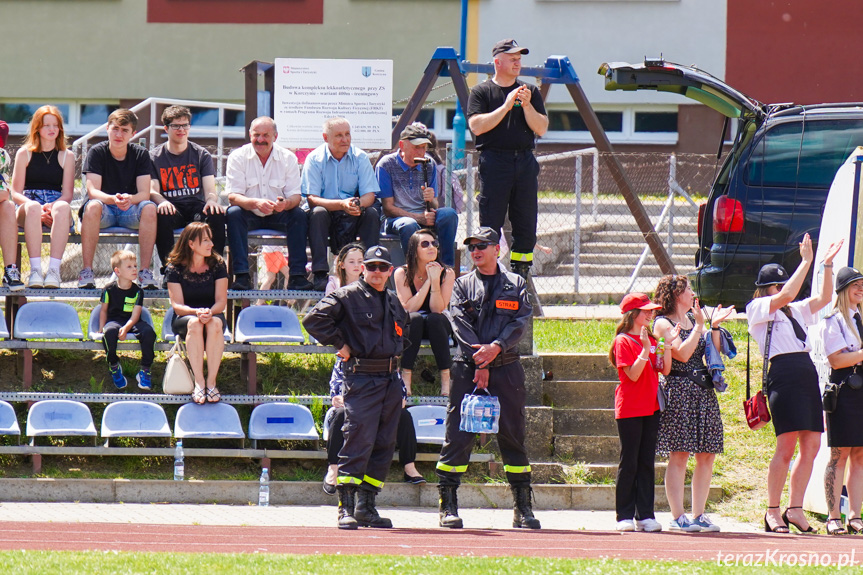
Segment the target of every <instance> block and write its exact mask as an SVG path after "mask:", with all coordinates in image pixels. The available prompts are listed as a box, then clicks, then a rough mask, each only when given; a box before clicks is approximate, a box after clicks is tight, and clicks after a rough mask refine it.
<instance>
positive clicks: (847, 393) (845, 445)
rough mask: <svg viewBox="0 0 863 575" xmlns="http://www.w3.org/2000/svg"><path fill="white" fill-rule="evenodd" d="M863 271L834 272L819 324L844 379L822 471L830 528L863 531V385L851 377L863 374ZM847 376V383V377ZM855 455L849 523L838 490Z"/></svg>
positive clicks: (839, 380)
mask: <svg viewBox="0 0 863 575" xmlns="http://www.w3.org/2000/svg"><path fill="white" fill-rule="evenodd" d="M861 303H863V274H861V273H860V272H859V271H857V270H856V269H854V268H842V269H841V270H839V273H837V274H836V305H835V306H834V307H833V312H832V313H831V314H830V315H828V316H827V317H825V318H824V319H823V320H822V321H821V323H820V324H819V328H820V330H821V331H820V333H821V340H822V341H823V342H824V354H825V355H826V356H827V362H828V363H829V364H830V381H832V382H833V383H836V384H841V385H840V387H839V396H838V399H837V401H836V409H834V410H833V411H832V412H831V413H828V414H827V445H828V446H829V447H830V460H829V461H828V463H827V468H826V469H825V471H824V493H825V496H826V499H827V506H828V508H829V515H828V517H829V518H828V519H827V533H829V534H830V535H843V534H845V533H848V532H851V533H861V532H863V519H861V518H860V507H861V505H863V428H861V427H860V419H859V418H860V415H861V414H863V389H860V388H859V386H858V389H854V387H853V386H854V385H857V382H860V383H863V378H858V379H857V382H855V381H852V380H849V379H847V378H848V376H849V375H851V374H852V373H855V372H856V373H859V374H863V369H861V368H860V363H861V362H863V350H861V349H860V348H861V345H860V344H861V339H860V338H861V335H863V334H861V331H863V328H861V326H863V324H861V319H860V318H861V317H863V306H861ZM843 382H844V383H843ZM849 459H850V460H851V466H850V470H849V474H848V500H849V503H850V509H851V510H850V512H849V514H848V521H847V523H846V524H845V527H844V528H843V526H842V519H841V515H840V511H839V496H840V495H841V494H842V484H843V483H844V479H845V463H846V461H848V460H849Z"/></svg>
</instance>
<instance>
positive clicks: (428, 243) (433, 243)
mask: <svg viewBox="0 0 863 575" xmlns="http://www.w3.org/2000/svg"><path fill="white" fill-rule="evenodd" d="M429 246H434V247H438V246H440V242H439V241H437V240H431V241H429V240H423V241H421V242H420V247H421V248H427V247H429Z"/></svg>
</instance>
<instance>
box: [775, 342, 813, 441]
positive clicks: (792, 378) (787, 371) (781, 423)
mask: <svg viewBox="0 0 863 575" xmlns="http://www.w3.org/2000/svg"><path fill="white" fill-rule="evenodd" d="M767 401H768V403H769V404H770V417H771V419H772V421H773V428H774V430H775V431H776V435H777V436H778V435H782V434H783V433H788V432H789V431H817V432H819V433H820V432H823V431H824V416H823V411H822V408H821V388H820V387H819V386H818V372H817V371H816V370H815V365H814V364H813V363H812V359H811V358H810V357H809V354H808V353H806V352H800V353H783V354H781V355H777V356H775V357H774V358H773V359H771V360H770V370H769V371H768V372H767Z"/></svg>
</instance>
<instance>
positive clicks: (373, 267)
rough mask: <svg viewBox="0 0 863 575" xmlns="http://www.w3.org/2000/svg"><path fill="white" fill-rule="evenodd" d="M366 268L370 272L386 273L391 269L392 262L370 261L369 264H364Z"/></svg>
mask: <svg viewBox="0 0 863 575" xmlns="http://www.w3.org/2000/svg"><path fill="white" fill-rule="evenodd" d="M363 265H364V266H365V267H366V269H367V270H368V271H370V272H383V273H386V272H388V271H390V268H391V267H392V266H391V265H390V264H387V263H384V262H369V263H367V264H363Z"/></svg>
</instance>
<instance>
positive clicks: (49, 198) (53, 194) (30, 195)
mask: <svg viewBox="0 0 863 575" xmlns="http://www.w3.org/2000/svg"><path fill="white" fill-rule="evenodd" d="M62 195H63V192H61V191H59V190H24V197H25V198H27V199H28V200H33V201H34V202H38V203H39V205H42V206H44V205H45V204H50V203H51V202H56V201H57V200H59V199H60V196H62Z"/></svg>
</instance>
